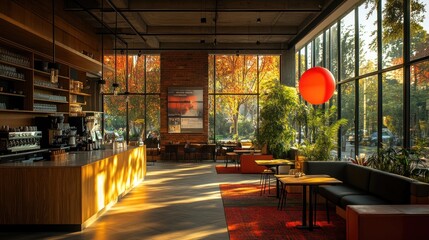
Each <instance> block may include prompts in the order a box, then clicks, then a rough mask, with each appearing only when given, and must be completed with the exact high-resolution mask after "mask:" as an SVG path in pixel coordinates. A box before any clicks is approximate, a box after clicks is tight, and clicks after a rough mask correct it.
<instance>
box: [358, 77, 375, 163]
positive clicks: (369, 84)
mask: <svg viewBox="0 0 429 240" xmlns="http://www.w3.org/2000/svg"><path fill="white" fill-rule="evenodd" d="M377 91H378V82H377V77H376V76H371V77H367V78H363V79H360V80H359V107H358V109H359V128H358V137H357V138H356V139H357V141H358V145H359V153H365V154H367V155H368V154H372V153H375V152H377V145H376V144H377Z"/></svg>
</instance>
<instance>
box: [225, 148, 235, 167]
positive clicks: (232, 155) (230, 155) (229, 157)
mask: <svg viewBox="0 0 429 240" xmlns="http://www.w3.org/2000/svg"><path fill="white" fill-rule="evenodd" d="M237 156H238V154H237V153H235V152H227V153H226V162H225V167H228V162H229V160H231V161H233V162H234V166H235V167H237Z"/></svg>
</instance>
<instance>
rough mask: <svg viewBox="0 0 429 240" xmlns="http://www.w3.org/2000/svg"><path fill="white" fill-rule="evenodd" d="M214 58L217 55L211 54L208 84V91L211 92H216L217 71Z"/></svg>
mask: <svg viewBox="0 0 429 240" xmlns="http://www.w3.org/2000/svg"><path fill="white" fill-rule="evenodd" d="M214 58H215V55H209V66H208V68H209V85H208V91H209V93H213V92H214V77H215V71H214Z"/></svg>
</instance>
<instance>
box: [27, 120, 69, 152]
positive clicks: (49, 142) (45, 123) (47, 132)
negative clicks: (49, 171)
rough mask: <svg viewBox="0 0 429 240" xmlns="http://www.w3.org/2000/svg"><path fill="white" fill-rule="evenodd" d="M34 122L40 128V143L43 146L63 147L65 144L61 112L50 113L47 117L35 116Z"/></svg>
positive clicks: (65, 138) (65, 137)
mask: <svg viewBox="0 0 429 240" xmlns="http://www.w3.org/2000/svg"><path fill="white" fill-rule="evenodd" d="M35 123H36V126H37V128H38V129H40V130H42V142H41V145H42V147H44V148H50V147H64V146H66V145H67V140H68V138H67V135H66V134H65V130H66V129H65V124H64V115H63V114H51V115H49V116H48V117H36V118H35Z"/></svg>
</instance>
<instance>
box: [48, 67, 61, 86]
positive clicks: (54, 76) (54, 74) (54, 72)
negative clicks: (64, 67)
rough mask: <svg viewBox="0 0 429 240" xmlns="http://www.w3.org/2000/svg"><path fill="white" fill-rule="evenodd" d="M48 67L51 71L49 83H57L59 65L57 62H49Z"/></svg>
mask: <svg viewBox="0 0 429 240" xmlns="http://www.w3.org/2000/svg"><path fill="white" fill-rule="evenodd" d="M48 65H49V69H50V71H51V76H50V81H51V83H58V75H59V67H58V63H55V62H54V63H49V64H48Z"/></svg>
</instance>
